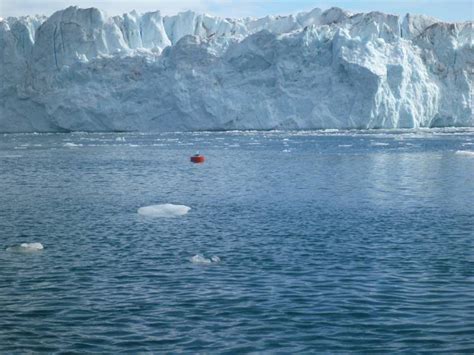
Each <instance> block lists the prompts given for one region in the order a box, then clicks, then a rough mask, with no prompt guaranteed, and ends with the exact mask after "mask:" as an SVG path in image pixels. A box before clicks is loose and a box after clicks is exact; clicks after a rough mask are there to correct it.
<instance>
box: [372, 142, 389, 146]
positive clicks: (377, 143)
mask: <svg viewBox="0 0 474 355" xmlns="http://www.w3.org/2000/svg"><path fill="white" fill-rule="evenodd" d="M370 145H373V146H376V147H377V146H379V147H385V146H387V145H390V144H389V143H382V142H372V143H370Z"/></svg>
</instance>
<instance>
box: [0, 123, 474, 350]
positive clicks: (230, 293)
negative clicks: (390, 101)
mask: <svg viewBox="0 0 474 355" xmlns="http://www.w3.org/2000/svg"><path fill="white" fill-rule="evenodd" d="M472 151H474V131H473V130H432V131H430V130H416V131H349V132H340V131H329V132H324V131H320V132H200V133H166V134H165V133H164V134H139V133H129V134H125V133H116V134H100V133H97V134H88V133H76V134H33V135H32V134H9V135H1V136H0V189H1V190H0V352H1V353H12V352H42V351H43V352H57V351H63V352H81V353H83V352H100V353H104V352H105V353H116V352H119V351H122V352H127V353H140V352H168V353H170V352H184V353H196V352H200V353H221V352H227V353H237V352H270V353H271V352H289V353H297V352H323V351H326V352H347V351H359V352H382V351H389V352H392V351H414V352H416V351H422V350H424V351H428V352H431V351H446V352H461V351H465V352H474V207H473V203H474V180H473V179H474V156H473V154H472V153H469V152H472ZM196 152H200V153H201V154H203V155H205V157H206V162H205V163H204V164H192V163H190V162H189V157H190V156H191V155H193V154H195V153H196ZM460 152H461V153H460ZM462 152H464V153H462ZM466 152H467V153H466ZM163 205H164V206H168V207H166V208H167V210H166V211H168V212H167V214H166V216H165V217H171V218H161V217H163V216H162V215H163V213H162V212H160V213H138V211H139V209H140V208H142V207H147V206H149V207H150V206H151V207H152V208H151V209H152V210H153V211H155V212H156V211H157V208H158V209H160V208H161V209H162V208H163V207H157V206H163ZM169 206H172V207H169ZM173 206H174V207H173ZM176 206H178V207H176ZM149 209H150V208H148V209H145V211H148V210H149ZM161 209H160V211H161ZM141 211H144V210H143V209H142V210H141ZM169 211H178V212H179V213H174V212H173V213H171V216H170V215H169ZM180 211H181V212H180ZM23 243H41V245H42V246H43V248H36V249H35V250H32V248H29V249H30V250H29V252H18V250H21V249H22V248H21V245H22V244H23ZM24 245H25V244H24ZM26 245H36V244H26ZM23 249H25V248H23Z"/></svg>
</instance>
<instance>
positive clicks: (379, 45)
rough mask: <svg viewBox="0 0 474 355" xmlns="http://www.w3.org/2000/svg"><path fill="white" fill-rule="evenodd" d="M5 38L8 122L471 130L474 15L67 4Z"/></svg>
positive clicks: (6, 126)
mask: <svg viewBox="0 0 474 355" xmlns="http://www.w3.org/2000/svg"><path fill="white" fill-rule="evenodd" d="M0 48H1V51H0V57H1V60H2V65H1V66H0V80H1V81H2V85H1V87H0V132H32V131H110V130H113V131H136V130H141V131H150V130H153V131H177V130H205V129H228V130H232V129H279V128H281V129H313V128H314V129H343V128H412V127H415V128H416V127H443V126H474V118H473V114H472V101H471V97H470V92H472V91H473V90H474V88H473V73H472V63H473V61H474V50H473V23H472V22H466V23H456V24H454V23H443V22H440V21H438V20H436V19H433V18H430V17H426V16H413V15H409V14H408V15H406V16H405V17H404V18H399V17H398V16H394V15H387V14H383V13H379V12H371V13H358V14H352V13H349V12H347V11H344V10H341V9H338V8H332V9H329V10H327V11H321V10H320V9H314V10H312V11H310V12H303V13H299V14H296V15H290V16H267V17H264V18H260V19H254V18H245V19H229V18H226V19H223V18H219V17H213V16H209V15H201V14H197V13H194V12H191V11H188V12H184V13H180V14H178V15H175V16H162V15H161V13H160V12H159V11H156V12H150V13H145V14H138V13H136V12H131V13H127V14H124V15H123V16H114V17H109V16H107V15H106V14H105V13H103V12H102V11H100V10H98V9H95V8H90V9H80V8H77V7H69V8H67V9H65V10H62V11H58V12H56V13H54V14H53V15H52V16H50V17H49V18H46V17H41V16H33V17H31V16H27V17H21V18H8V19H1V20H0Z"/></svg>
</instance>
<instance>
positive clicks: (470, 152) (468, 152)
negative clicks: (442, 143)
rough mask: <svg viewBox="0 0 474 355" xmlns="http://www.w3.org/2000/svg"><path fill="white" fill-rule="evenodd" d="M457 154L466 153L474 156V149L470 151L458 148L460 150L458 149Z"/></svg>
mask: <svg viewBox="0 0 474 355" xmlns="http://www.w3.org/2000/svg"><path fill="white" fill-rule="evenodd" d="M456 154H457V155H465V156H469V157H474V151H470V150H458V151H456Z"/></svg>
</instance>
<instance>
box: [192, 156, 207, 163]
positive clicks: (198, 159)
mask: <svg viewBox="0 0 474 355" xmlns="http://www.w3.org/2000/svg"><path fill="white" fill-rule="evenodd" d="M204 160H206V158H204V155H201V154H194V155H193V156H192V157H191V162H192V163H197V164H200V163H204Z"/></svg>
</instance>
